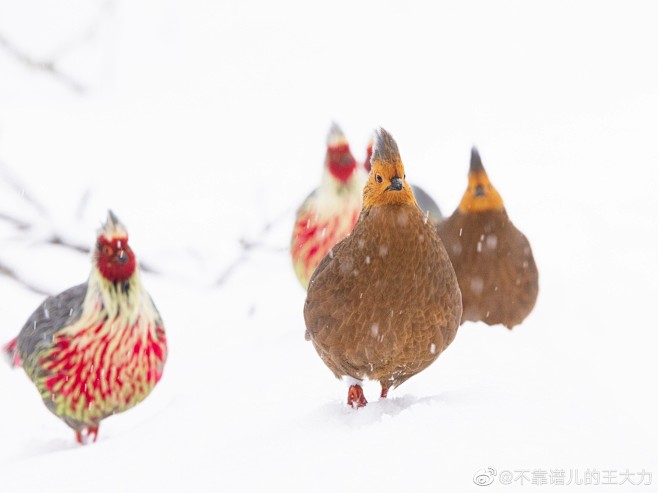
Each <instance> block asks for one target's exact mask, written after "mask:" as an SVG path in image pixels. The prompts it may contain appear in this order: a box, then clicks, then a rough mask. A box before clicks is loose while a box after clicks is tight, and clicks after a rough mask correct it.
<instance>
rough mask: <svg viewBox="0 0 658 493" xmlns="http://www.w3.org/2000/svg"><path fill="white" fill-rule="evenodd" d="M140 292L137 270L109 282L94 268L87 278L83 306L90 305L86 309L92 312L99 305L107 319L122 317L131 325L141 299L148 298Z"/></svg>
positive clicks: (141, 301)
mask: <svg viewBox="0 0 658 493" xmlns="http://www.w3.org/2000/svg"><path fill="white" fill-rule="evenodd" d="M142 291H143V288H142V283H141V281H140V279H139V274H138V271H137V270H135V272H134V273H133V274H132V275H131V276H130V277H128V278H126V279H124V280H122V281H110V280H108V279H107V278H105V276H103V274H102V273H101V272H100V271H99V270H98V268H96V267H94V268H93V269H92V272H91V274H90V276H89V285H88V289H87V298H86V299H85V305H91V306H87V308H92V309H94V310H96V309H97V307H98V305H100V308H101V309H102V310H103V311H104V312H105V314H106V315H107V316H108V318H109V319H114V318H117V317H122V318H126V319H127V320H126V321H127V322H129V323H133V322H134V320H135V318H136V317H137V316H138V313H139V311H140V309H141V308H142V304H143V298H144V297H147V298H148V295H147V294H145V293H143V292H142ZM149 299H150V298H149Z"/></svg>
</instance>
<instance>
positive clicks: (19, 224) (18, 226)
mask: <svg viewBox="0 0 658 493" xmlns="http://www.w3.org/2000/svg"><path fill="white" fill-rule="evenodd" d="M0 219H1V220H3V221H6V222H8V223H10V224H13V225H14V226H15V227H16V229H18V230H20V231H25V230H28V229H30V228H31V227H32V225H31V224H28V223H26V222H25V221H21V220H20V219H18V218H16V217H12V216H10V215H9V214H5V213H4V212H0Z"/></svg>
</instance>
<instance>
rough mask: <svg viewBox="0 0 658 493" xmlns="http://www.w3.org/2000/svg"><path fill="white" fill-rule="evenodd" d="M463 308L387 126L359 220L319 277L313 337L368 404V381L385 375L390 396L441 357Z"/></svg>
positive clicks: (356, 399) (353, 400) (314, 288)
mask: <svg viewBox="0 0 658 493" xmlns="http://www.w3.org/2000/svg"><path fill="white" fill-rule="evenodd" d="M461 313H462V305H461V295H460V293H459V286H458V284H457V278H456V277H455V272H454V270H453V268H452V265H451V264H450V259H449V258H448V254H447V253H446V251H445V249H444V247H443V244H442V243H441V240H440V238H439V236H438V234H437V232H436V228H435V227H434V225H432V224H431V223H429V222H428V219H427V217H426V215H425V214H423V212H422V211H421V210H420V209H419V208H418V205H417V204H416V201H415V199H414V194H413V192H412V189H411V187H410V186H409V184H408V183H407V181H406V179H405V171H404V165H403V163H402V160H401V158H400V153H399V151H398V147H397V144H396V143H395V141H394V140H393V138H392V137H391V136H390V135H389V134H388V133H387V132H386V131H385V130H384V129H379V131H378V132H377V134H376V141H375V146H374V153H373V156H372V170H371V172H370V176H369V177H368V182H367V183H366V186H365V189H364V202H363V210H362V212H361V215H360V217H359V220H358V222H357V224H356V226H355V227H354V230H353V231H352V233H351V234H350V235H349V236H348V237H347V238H345V239H344V240H342V241H341V242H339V243H338V244H337V245H336V246H335V247H334V248H333V249H332V250H331V251H330V253H329V254H328V255H327V256H326V257H324V259H323V260H322V262H321V263H320V265H319V266H318V268H317V269H316V271H315V272H314V273H313V276H312V278H311V282H310V284H309V287H308V293H307V297H306V303H305V305H304V319H305V322H306V329H307V330H306V338H307V339H310V340H311V341H312V342H313V345H314V346H315V349H316V351H317V352H318V354H319V355H320V357H321V358H322V360H323V361H324V363H325V364H326V365H327V366H328V367H329V369H330V370H331V371H332V372H333V373H334V375H335V376H336V377H337V378H339V379H341V378H344V377H346V378H347V379H348V380H349V383H351V385H350V388H349V391H348V398H347V403H348V404H349V405H350V406H353V407H357V408H358V407H363V406H365V405H366V404H367V400H366V398H365V395H364V393H363V388H362V385H361V383H362V380H363V379H365V378H367V379H369V380H376V381H379V383H380V384H381V388H382V391H381V397H386V396H387V395H388V391H389V390H390V389H392V388H395V387H397V386H398V385H400V384H401V383H403V382H404V381H406V380H407V379H408V378H410V377H412V376H413V375H415V374H416V373H418V372H420V371H422V370H424V369H425V368H427V367H428V366H429V365H430V364H431V363H432V362H433V361H435V360H436V358H438V356H439V354H441V352H442V351H443V350H444V349H445V348H446V347H447V346H448V345H449V344H450V343H451V342H452V340H453V339H454V337H455V335H456V333H457V328H458V327H459V321H460V319H461Z"/></svg>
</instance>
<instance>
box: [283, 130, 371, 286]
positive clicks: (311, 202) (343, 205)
mask: <svg viewBox="0 0 658 493" xmlns="http://www.w3.org/2000/svg"><path fill="white" fill-rule="evenodd" d="M364 182H365V176H364V174H363V172H362V170H360V169H359V168H358V167H357V165H356V160H355V159H354V156H353V155H352V152H351V151H350V146H349V144H348V143H347V140H346V139H345V135H344V134H343V131H342V130H341V129H340V127H339V126H338V125H336V124H335V123H334V124H332V126H331V129H330V130H329V135H328V137H327V154H326V157H325V165H324V172H323V175H322V181H321V183H320V186H319V187H318V188H317V189H315V190H314V191H313V192H312V193H311V194H310V195H309V196H308V197H307V198H306V200H304V202H303V203H302V205H301V207H300V208H299V209H298V211H297V217H296V220H295V227H294V229H293V233H292V239H291V242H290V254H291V256H292V263H293V266H294V268H295V273H296V274H297V278H298V279H299V282H301V284H302V286H303V287H304V289H306V288H307V286H308V282H309V279H310V278H311V275H312V274H313V271H314V270H315V268H316V267H317V266H318V264H319V263H320V261H321V260H322V258H323V257H324V256H325V255H326V254H327V253H328V252H329V250H331V248H332V247H333V246H334V245H335V244H336V243H338V242H339V241H340V240H342V239H343V238H345V237H346V236H347V235H348V234H349V233H350V232H351V231H352V228H353V227H354V224H356V220H357V219H358V217H359V213H360V212H361V203H362V200H363V197H362V194H363V184H364Z"/></svg>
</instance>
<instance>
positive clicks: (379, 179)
mask: <svg viewBox="0 0 658 493" xmlns="http://www.w3.org/2000/svg"><path fill="white" fill-rule="evenodd" d="M375 178H377V183H381V182H382V181H384V180H382V176H381V175H376V176H375Z"/></svg>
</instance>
